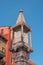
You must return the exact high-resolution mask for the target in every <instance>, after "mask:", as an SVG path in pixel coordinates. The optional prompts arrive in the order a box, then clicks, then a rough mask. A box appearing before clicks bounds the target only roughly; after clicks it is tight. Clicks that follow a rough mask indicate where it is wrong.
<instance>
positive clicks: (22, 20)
mask: <svg viewBox="0 0 43 65" xmlns="http://www.w3.org/2000/svg"><path fill="white" fill-rule="evenodd" d="M24 23H25V19H24V15H23V10H22V9H21V10H20V11H19V16H18V19H17V21H16V24H24Z"/></svg>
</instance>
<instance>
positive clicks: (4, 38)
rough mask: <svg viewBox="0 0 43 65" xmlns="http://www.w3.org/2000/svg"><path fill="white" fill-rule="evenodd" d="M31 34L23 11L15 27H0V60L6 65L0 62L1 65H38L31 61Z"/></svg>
mask: <svg viewBox="0 0 43 65" xmlns="http://www.w3.org/2000/svg"><path fill="white" fill-rule="evenodd" d="M31 33H32V30H31V28H30V26H28V25H27V24H26V22H25V19H24V16H23V11H22V10H21V11H20V12H19V16H18V19H17V21H16V24H15V25H14V26H3V27H0V59H1V60H2V61H3V63H4V64H1V63H2V62H0V64H1V65H36V64H35V63H34V62H32V61H31V60H30V59H29V58H30V57H29V55H30V53H31V52H33V49H32V35H31ZM28 43H29V44H28ZM2 52H3V53H2ZM1 53H2V54H1ZM3 54H4V55H3ZM1 55H2V56H1ZM1 57H2V58H1Z"/></svg>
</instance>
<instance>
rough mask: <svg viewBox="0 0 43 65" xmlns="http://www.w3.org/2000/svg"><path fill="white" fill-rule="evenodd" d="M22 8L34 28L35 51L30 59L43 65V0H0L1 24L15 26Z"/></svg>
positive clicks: (38, 64)
mask: <svg viewBox="0 0 43 65" xmlns="http://www.w3.org/2000/svg"><path fill="white" fill-rule="evenodd" d="M20 9H23V11H24V16H25V19H26V23H27V24H28V25H30V26H31V28H32V39H33V49H34V52H33V53H32V54H31V55H30V59H31V60H32V61H33V62H35V63H36V64H37V65H43V0H0V26H6V25H8V26H13V25H14V24H15V22H16V20H17V17H18V14H19V10H20Z"/></svg>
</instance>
